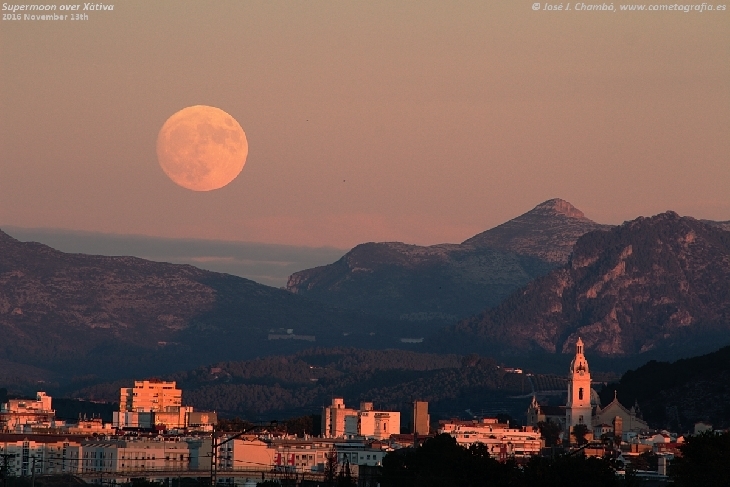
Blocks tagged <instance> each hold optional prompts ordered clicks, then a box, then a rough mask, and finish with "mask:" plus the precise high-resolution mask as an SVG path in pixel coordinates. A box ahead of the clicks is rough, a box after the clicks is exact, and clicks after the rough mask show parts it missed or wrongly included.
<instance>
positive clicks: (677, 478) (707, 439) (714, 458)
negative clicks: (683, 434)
mask: <svg viewBox="0 0 730 487" xmlns="http://www.w3.org/2000/svg"><path fill="white" fill-rule="evenodd" d="M680 449H681V451H682V457H681V458H677V459H675V460H674V462H673V463H672V464H671V466H670V471H669V475H670V477H671V478H672V479H673V480H674V485H676V486H677V487H685V486H692V487H694V486H698V485H701V486H702V487H715V486H727V485H728V479H730V433H723V434H721V435H717V434H714V433H713V432H711V431H707V432H705V433H702V434H701V435H697V436H690V437H688V438H687V440H686V441H685V443H684V445H682V446H680Z"/></svg>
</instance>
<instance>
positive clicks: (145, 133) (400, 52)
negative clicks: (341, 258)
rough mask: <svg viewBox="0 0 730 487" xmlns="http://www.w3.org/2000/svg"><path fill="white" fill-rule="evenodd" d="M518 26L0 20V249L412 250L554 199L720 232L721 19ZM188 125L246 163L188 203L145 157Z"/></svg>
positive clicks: (162, 15) (729, 142)
mask: <svg viewBox="0 0 730 487" xmlns="http://www.w3.org/2000/svg"><path fill="white" fill-rule="evenodd" d="M44 3H48V2H44ZM532 4H533V2H531V1H530V2H522V1H513V0H510V1H505V2H497V1H493V2H492V1H490V2H485V1H463V2H458V1H456V2H442V1H438V2H436V1H434V2H427V1H420V2H392V1H384V2H372V1H368V2H354V1H350V2H335V1H322V2H314V1H311V2H301V1H285V2H277V1H269V0H266V1H260V2H254V1H248V0H247V1H230V2H215V3H212V2H202V1H194V2H190V1H188V2H181V1H169V2H164V1H156V2H148V1H124V2H117V3H114V10H113V11H111V12H109V11H106V12H89V13H88V15H89V20H87V21H82V22H53V23H48V22H40V23H39V22H33V21H16V22H13V21H3V22H2V24H0V228H1V227H2V225H15V226H21V227H54V228H68V229H75V230H87V231H99V232H113V233H122V234H125V233H133V234H145V235H153V236H165V237H194V238H211V239H229V240H241V241H257V242H269V243H284V244H292V245H313V246H319V245H330V246H336V247H341V248H347V247H350V246H353V245H355V244H357V243H359V242H364V241H373V240H375V241H381V240H400V241H405V242H408V243H419V244H432V243H438V242H458V241H462V240H464V239H466V238H468V237H470V236H472V235H473V234H476V233H478V232H480V231H482V230H484V229H487V228H490V227H492V226H494V225H497V224H499V223H501V222H503V221H505V220H507V219H509V218H512V217H514V216H516V215H518V214H520V213H523V212H524V211H527V210H529V209H530V208H532V207H533V206H535V205H536V204H538V203H540V202H542V201H544V200H546V199H549V198H553V197H560V198H563V199H566V200H568V201H570V202H571V203H573V204H574V205H576V206H577V207H578V208H580V209H581V210H583V211H584V212H585V213H586V215H587V216H588V217H590V218H592V219H594V220H596V221H599V222H603V223H619V222H621V221H624V220H627V219H632V218H635V217H636V216H639V215H650V214H654V213H658V212H661V211H665V210H668V209H673V210H675V211H677V212H679V213H680V214H685V215H692V216H695V217H698V218H710V219H717V220H730V157H729V156H730V137H729V136H728V134H730V62H729V61H730V29H728V28H727V27H728V25H730V12H728V11H727V10H726V11H724V12H701V13H700V12H688V13H684V12H619V11H617V12H576V11H574V10H572V11H570V12H546V11H542V10H540V11H533V10H532V8H531V5H532ZM58 5H61V4H58ZM619 5H621V3H615V6H616V7H617V8H618V6H619ZM82 6H83V4H82ZM3 13H5V12H3ZM197 104H204V105H212V106H216V107H219V108H221V109H223V110H225V111H226V112H228V113H230V114H231V115H232V116H234V117H235V118H236V119H237V120H238V122H239V123H240V124H241V126H242V127H243V129H244V130H245V131H246V135H247V138H248V142H249V155H248V160H247V162H246V166H245V167H244V169H243V172H242V173H241V174H240V176H239V177H238V178H237V179H236V180H235V181H234V182H232V183H231V184H229V185H228V186H226V187H225V188H223V189H221V190H217V191H212V192H208V193H200V192H192V191H189V190H185V189H183V188H181V187H179V186H177V185H175V184H174V183H172V182H171V181H170V180H169V179H167V177H166V176H165V174H164V173H163V172H162V170H161V169H160V167H159V165H158V164H157V161H156V154H155V141H156V137H157V133H158V130H159V129H160V127H161V126H162V124H163V123H164V122H165V120H166V119H167V118H168V117H169V116H170V115H171V114H173V113H174V112H176V111H178V110H180V109H182V108H184V107H186V106H190V105H197Z"/></svg>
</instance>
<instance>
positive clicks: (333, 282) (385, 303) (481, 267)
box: [287, 200, 605, 325]
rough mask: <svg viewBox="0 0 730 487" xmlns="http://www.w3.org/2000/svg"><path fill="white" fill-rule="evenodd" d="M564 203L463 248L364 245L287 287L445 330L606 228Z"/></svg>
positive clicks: (528, 215)
mask: <svg viewBox="0 0 730 487" xmlns="http://www.w3.org/2000/svg"><path fill="white" fill-rule="evenodd" d="M604 227H605V226H604V225H599V224H597V223H594V222H592V221H591V220H589V219H587V218H585V216H584V215H583V213H581V212H580V211H579V210H577V209H575V208H574V207H573V206H572V205H570V203H567V202H565V201H563V200H550V201H546V202H545V203H542V204H540V205H538V206H537V207H535V209H533V210H531V211H529V212H527V213H525V214H524V215H521V216H519V217H517V218H515V219H514V220H510V221H509V222H507V223H504V224H503V225H500V226H499V227H496V228H494V229H492V230H488V231H486V232H484V233H481V234H479V235H477V236H475V237H473V238H471V239H469V240H467V241H465V242H464V243H462V244H443V245H433V246H430V247H421V246H417V245H407V244H403V243H399V242H388V243H367V244H362V245H358V246H357V247H355V248H354V249H352V250H351V251H350V252H348V253H347V254H346V255H345V256H344V257H342V259H340V260H338V261H337V262H335V263H333V264H330V265H327V266H322V267H316V268H314V269H308V270H304V271H301V272H297V273H295V274H292V276H291V277H290V278H289V282H288V284H287V289H288V290H289V291H291V292H293V293H295V294H299V295H302V296H307V297H310V298H313V299H316V300H319V301H322V302H325V303H328V304H331V305H335V306H341V307H346V308H351V309H359V310H375V312H378V313H379V314H381V315H383V316H387V317H390V318H397V319H401V320H409V321H421V322H430V323H431V324H433V325H443V324H449V323H453V322H454V321H456V320H458V319H461V318H465V317H467V316H469V315H471V314H474V313H476V312H478V311H479V310H481V309H483V308H484V307H487V306H495V305H497V304H498V303H499V302H501V301H502V300H503V299H504V298H506V297H507V296H508V295H509V294H510V293H511V292H512V291H514V290H515V289H517V288H519V287H520V286H523V285H525V284H526V283H528V282H529V281H530V280H532V279H534V278H535V277H537V276H541V275H544V274H545V273H547V272H548V271H549V270H550V269H552V268H554V267H555V266H557V265H559V264H560V263H562V262H564V261H566V260H567V255H568V253H567V252H566V251H565V248H569V247H570V246H572V245H573V243H574V242H575V240H576V239H577V238H578V237H579V236H580V235H582V234H583V233H585V232H588V231H591V230H596V229H601V228H604Z"/></svg>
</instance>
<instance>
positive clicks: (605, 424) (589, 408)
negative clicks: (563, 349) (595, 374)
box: [527, 337, 649, 441]
mask: <svg viewBox="0 0 730 487" xmlns="http://www.w3.org/2000/svg"><path fill="white" fill-rule="evenodd" d="M541 421H550V422H553V423H556V424H559V425H560V428H561V430H562V431H563V437H564V439H566V440H570V441H572V438H571V434H572V432H573V429H574V428H575V427H576V426H577V425H580V424H583V425H585V426H586V427H587V428H588V437H590V436H595V437H600V436H601V435H602V434H605V433H612V434H613V435H615V436H623V434H624V433H626V432H639V431H642V430H647V429H649V426H648V425H647V424H646V422H644V421H643V420H642V419H641V413H640V412H639V408H638V405H634V406H633V407H632V408H631V409H627V408H625V407H624V406H623V405H621V403H619V402H618V399H617V398H616V397H615V395H614V399H613V401H611V403H609V404H608V405H606V406H605V407H604V408H601V405H600V402H599V400H598V394H597V393H596V391H594V390H593V389H592V388H591V373H590V370H589V368H588V361H587V360H586V357H585V349H584V344H583V340H581V339H580V337H579V338H578V340H577V342H576V344H575V356H574V357H573V360H572V362H571V363H570V370H569V375H568V397H567V401H566V403H565V406H549V405H541V404H540V403H538V401H537V397H536V396H535V395H533V397H532V403H530V406H529V407H528V409H527V424H528V425H531V426H537V424H538V423H539V422H541Z"/></svg>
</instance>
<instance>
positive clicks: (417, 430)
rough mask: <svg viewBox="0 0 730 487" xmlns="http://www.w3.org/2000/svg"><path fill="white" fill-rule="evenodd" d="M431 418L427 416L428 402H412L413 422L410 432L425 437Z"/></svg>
mask: <svg viewBox="0 0 730 487" xmlns="http://www.w3.org/2000/svg"><path fill="white" fill-rule="evenodd" d="M430 423H431V417H430V416H429V414H428V402H426V401H413V421H412V422H411V432H412V433H413V434H414V435H418V436H427V435H428V433H429V429H430V428H429V426H430Z"/></svg>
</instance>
